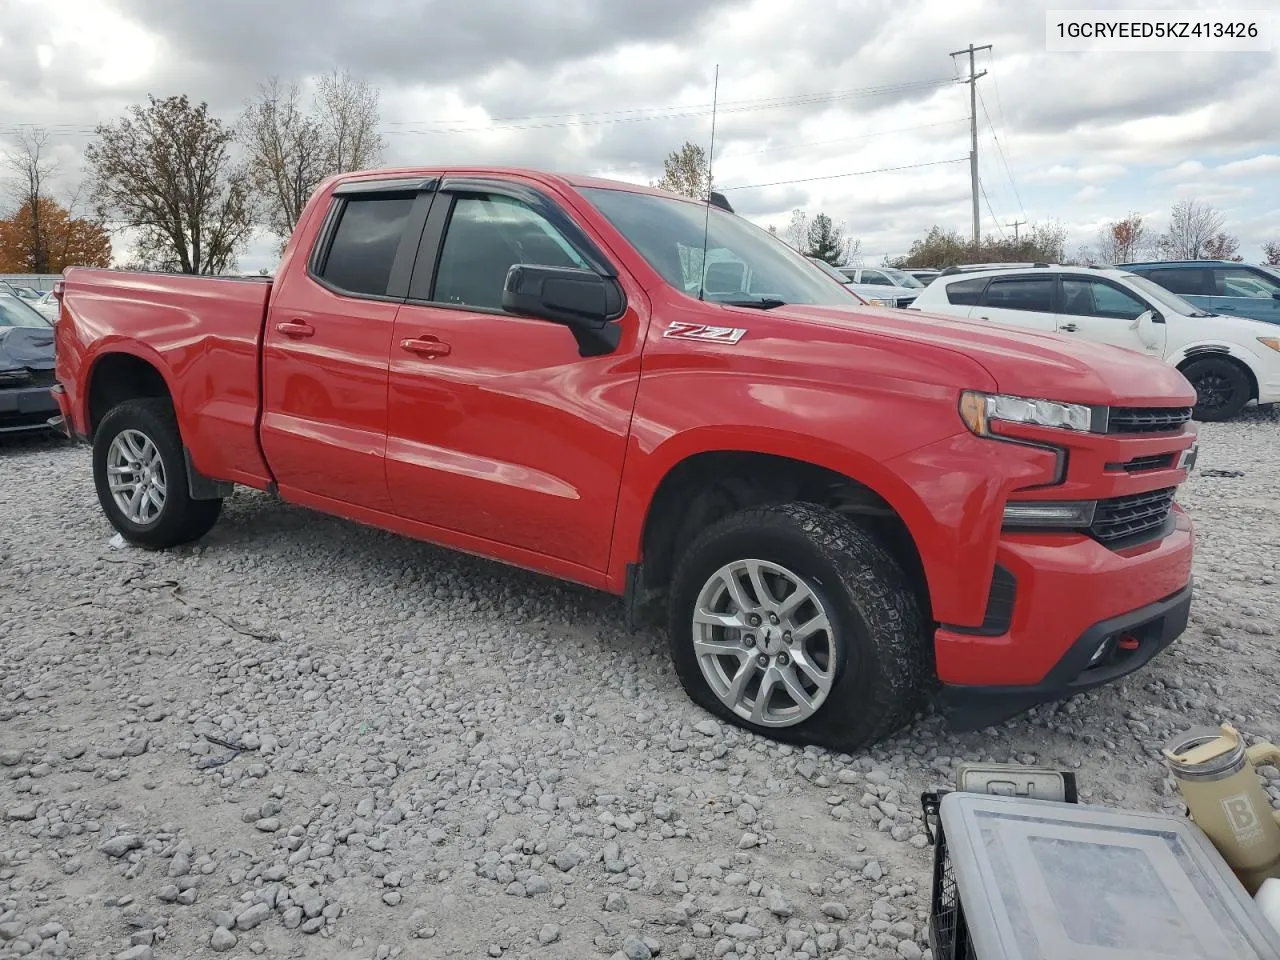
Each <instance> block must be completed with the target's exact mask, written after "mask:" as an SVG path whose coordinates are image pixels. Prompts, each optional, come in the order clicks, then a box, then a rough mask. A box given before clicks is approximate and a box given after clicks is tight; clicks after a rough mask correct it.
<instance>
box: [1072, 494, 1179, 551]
mask: <svg viewBox="0 0 1280 960" xmlns="http://www.w3.org/2000/svg"><path fill="white" fill-rule="evenodd" d="M1175 490H1176V488H1175V487H1165V488H1164V489H1162V490H1151V491H1149V492H1147V493H1135V494H1132V495H1130V496H1127V497H1112V498H1111V499H1109V500H1099V501H1098V509H1097V510H1096V511H1095V512H1094V515H1093V526H1091V527H1090V528H1089V536H1091V537H1093V539H1095V540H1097V541H1098V542H1099V543H1101V544H1103V545H1105V546H1109V547H1111V546H1116V545H1118V544H1119V543H1120V542H1121V541H1126V542H1127V543H1135V542H1138V541H1139V540H1140V539H1142V535H1143V534H1150V533H1152V532H1153V531H1156V530H1159V529H1160V528H1161V527H1163V526H1164V522H1165V520H1167V519H1168V517H1169V509H1170V508H1171V507H1172V506H1173V494H1174V491H1175Z"/></svg>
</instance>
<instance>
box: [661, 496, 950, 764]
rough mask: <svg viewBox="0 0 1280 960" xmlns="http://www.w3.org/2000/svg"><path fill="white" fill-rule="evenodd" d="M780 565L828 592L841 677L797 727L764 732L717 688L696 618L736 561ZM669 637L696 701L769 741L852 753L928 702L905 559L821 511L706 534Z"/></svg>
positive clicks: (754, 517)
mask: <svg viewBox="0 0 1280 960" xmlns="http://www.w3.org/2000/svg"><path fill="white" fill-rule="evenodd" d="M748 558H750V559H758V560H765V561H770V562H773V563H778V564H781V565H783V566H784V567H786V568H788V569H789V570H791V571H793V572H795V573H797V574H799V575H801V576H802V577H804V578H805V580H806V581H807V582H808V584H809V586H810V587H811V588H816V590H817V591H818V592H820V594H821V596H822V598H823V601H824V604H825V605H826V606H827V607H828V616H829V618H830V619H831V621H832V622H833V624H834V627H835V631H834V632H835V647H836V672H835V679H834V681H833V683H832V687H831V691H830V693H829V694H828V695H827V698H826V700H825V702H823V703H822V705H821V706H820V707H819V708H818V710H817V711H816V712H815V713H814V714H813V715H812V716H811V717H809V718H808V719H806V720H804V721H802V722H800V723H797V724H795V725H794V726H789V727H763V726H757V725H756V724H753V723H751V722H750V721H748V720H745V719H743V718H742V717H740V716H738V715H737V714H736V713H734V712H733V711H732V710H730V709H729V708H728V707H726V706H725V705H724V704H723V703H722V702H721V701H720V699H719V698H718V697H717V696H716V695H715V693H714V692H713V691H712V689H711V687H710V686H709V685H708V683H707V681H706V679H705V678H704V677H703V675H702V671H701V669H700V668H699V666H698V660H697V657H696V656H695V654H694V650H693V612H694V609H695V605H696V604H697V601H698V595H699V593H700V591H701V590H702V588H703V585H704V584H705V583H706V582H707V580H708V579H709V578H710V577H711V576H713V574H714V573H715V572H716V571H717V570H719V569H720V568H721V567H722V566H724V565H725V564H727V563H731V562H733V561H735V560H743V559H748ZM669 618H670V620H669V625H668V636H669V640H670V646H671V658H672V660H673V662H674V664H675V670H676V674H677V675H678V676H679V678H680V683H681V685H682V686H683V687H684V689H685V692H686V693H687V694H688V695H689V697H690V698H691V699H692V700H693V701H694V702H695V703H697V704H698V705H699V706H701V707H702V708H703V709H705V710H708V711H709V712H711V713H713V714H715V715H716V716H717V717H719V718H721V719H723V720H725V721H727V722H729V723H732V724H735V725H737V726H741V727H744V728H746V729H748V730H752V731H754V732H756V733H759V734H760V735H762V736H766V737H770V738H772V739H775V740H783V741H789V742H793V743H806V744H807V743H812V744H819V745H822V746H825V747H829V748H831V749H835V750H840V751H846V752H847V751H852V750H856V749H858V748H860V747H864V746H866V745H867V744H870V743H873V742H874V741H876V740H879V739H882V738H883V737H885V736H887V735H888V734H890V733H892V732H893V731H894V730H896V729H898V728H899V727H901V726H903V725H904V724H906V723H907V722H909V721H910V720H911V719H912V718H913V716H915V714H916V713H917V711H918V710H919V709H920V707H921V706H922V705H923V701H924V698H925V694H926V690H927V687H928V684H929V677H930V676H931V675H932V671H933V665H932V659H933V658H932V656H931V653H930V647H929V643H928V638H927V635H926V632H925V628H924V622H923V618H922V616H921V612H920V608H919V605H918V602H917V600H916V597H915V594H914V593H913V592H912V590H911V589H910V587H909V586H908V581H907V578H906V575H905V574H904V573H903V571H902V568H901V566H900V565H899V564H898V562H897V561H896V560H895V559H894V558H893V557H892V556H891V555H890V554H889V553H888V552H887V551H886V550H885V549H884V548H883V547H881V546H880V545H879V544H878V543H877V542H876V541H875V540H874V539H872V537H871V536H870V535H869V534H868V533H867V532H866V531H865V530H863V529H861V528H860V527H859V526H857V525H856V524H855V523H853V522H851V521H849V520H847V519H845V518H843V517H841V516H840V515H838V514H836V513H834V512H832V511H831V510H828V509H826V508H825V507H821V506H818V505H815V504H809V503H789V504H785V505H782V506H774V507H759V508H750V509H747V510H743V511H741V512H738V513H735V514H733V515H732V516H729V517H726V518H724V519H723V520H720V521H719V522H717V523H715V524H713V525H711V526H710V527H708V528H707V529H706V530H704V531H703V532H702V533H701V534H699V535H698V536H697V537H696V538H695V539H694V540H693V542H692V543H691V544H690V545H689V547H688V548H687V549H686V550H685V551H684V553H683V554H682V556H681V557H680V560H679V561H678V563H677V565H676V569H675V573H674V576H673V579H672V584H671V591H670V596H669Z"/></svg>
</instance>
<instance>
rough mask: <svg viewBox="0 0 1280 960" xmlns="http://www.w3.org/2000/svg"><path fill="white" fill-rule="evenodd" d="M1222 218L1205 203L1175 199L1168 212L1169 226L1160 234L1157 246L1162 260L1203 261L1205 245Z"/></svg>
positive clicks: (1222, 221)
mask: <svg viewBox="0 0 1280 960" xmlns="http://www.w3.org/2000/svg"><path fill="white" fill-rule="evenodd" d="M1224 223H1225V219H1224V217H1223V216H1222V214H1221V213H1219V212H1218V211H1217V210H1215V209H1214V208H1213V207H1211V206H1209V205H1208V204H1201V203H1197V202H1196V201H1195V200H1191V199H1188V200H1179V201H1178V202H1177V203H1175V204H1174V205H1173V209H1172V210H1170V211H1169V229H1168V230H1166V231H1165V232H1164V233H1162V234H1161V235H1160V240H1159V249H1160V254H1161V256H1162V257H1163V258H1164V259H1166V260H1203V259H1204V250H1205V245H1206V244H1207V243H1208V242H1209V241H1210V240H1211V239H1212V238H1213V236H1214V234H1216V233H1220V232H1221V231H1222V226H1223V224H1224Z"/></svg>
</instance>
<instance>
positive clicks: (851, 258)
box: [840, 224, 862, 266]
mask: <svg viewBox="0 0 1280 960" xmlns="http://www.w3.org/2000/svg"><path fill="white" fill-rule="evenodd" d="M840 227H841V229H843V228H844V224H841V225H840ZM840 263H841V264H843V265H844V266H851V265H857V264H860V263H862V239H861V238H860V237H859V238H854V237H845V240H844V250H843V251H842V252H841V258H840Z"/></svg>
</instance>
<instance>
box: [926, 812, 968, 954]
mask: <svg viewBox="0 0 1280 960" xmlns="http://www.w3.org/2000/svg"><path fill="white" fill-rule="evenodd" d="M941 799H942V795H941V794H938V793H926V794H924V795H922V796H921V798H920V804H921V806H922V807H923V808H924V824H925V830H926V831H927V832H928V834H929V837H930V839H931V840H933V895H932V898H931V903H930V906H929V947H930V948H931V949H932V950H933V960H979V958H978V955H977V954H976V953H974V952H973V944H972V942H970V940H969V927H968V925H967V924H966V923H965V919H964V907H963V906H962V905H961V903H960V892H959V891H958V890H957V889H956V878H955V871H954V870H952V868H951V860H950V858H949V857H948V856H947V837H946V834H945V833H944V832H943V830H942V821H941V820H939V819H938V803H939V802H940V801H941Z"/></svg>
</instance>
